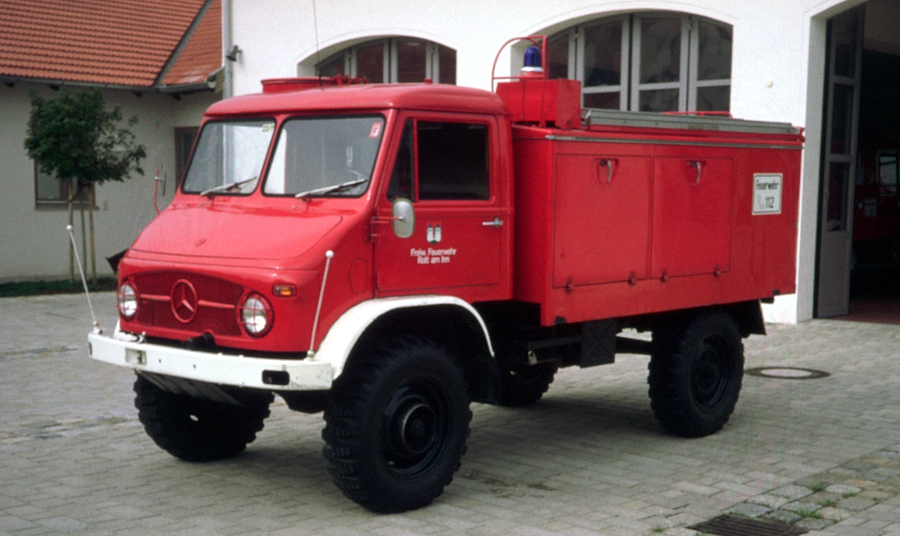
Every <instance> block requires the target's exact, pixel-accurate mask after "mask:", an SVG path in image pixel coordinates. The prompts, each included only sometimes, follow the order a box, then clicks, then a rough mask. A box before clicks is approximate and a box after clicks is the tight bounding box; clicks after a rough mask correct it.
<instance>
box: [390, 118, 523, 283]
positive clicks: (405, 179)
mask: <svg viewBox="0 0 900 536" xmlns="http://www.w3.org/2000/svg"><path fill="white" fill-rule="evenodd" d="M496 129H497V124H496V122H495V121H494V119H493V118H492V117H479V116H472V117H467V118H459V117H458V116H449V115H431V116H420V117H407V118H406V119H405V120H404V121H403V131H402V134H401V136H400V139H399V142H398V143H396V147H397V149H396V153H395V159H394V164H393V167H392V172H391V177H390V180H389V181H388V184H387V185H386V187H385V188H383V189H382V191H381V192H380V193H379V194H378V200H377V205H376V206H377V208H376V217H375V220H376V221H375V223H376V225H374V227H375V234H376V238H375V241H376V243H375V286H376V289H377V293H378V294H379V295H382V296H385V295H399V294H404V295H408V294H420V293H422V294H424V293H441V294H451V295H456V296H459V297H461V298H463V299H466V300H468V301H480V300H491V299H504V298H507V297H508V296H507V294H508V292H509V288H511V283H509V282H508V281H509V280H510V272H511V270H510V269H509V268H506V269H505V270H502V267H503V266H508V263H509V262H510V259H509V257H510V255H509V253H507V251H508V250H509V249H510V243H511V242H510V237H511V232H512V218H511V211H510V210H509V209H508V207H507V208H505V207H504V204H505V203H504V199H505V196H503V195H501V192H500V184H499V172H500V168H499V165H498V162H497V160H498V159H497V153H498V143H497V141H496V137H497V136H496ZM398 200H401V202H402V201H403V200H407V201H409V202H411V204H412V213H413V217H414V221H415V223H414V226H413V230H412V234H411V236H408V237H406V238H404V237H401V236H398V234H397V233H396V232H395V231H394V229H393V225H385V224H384V223H385V222H388V221H391V222H392V221H393V220H392V218H393V217H394V216H393V205H394V203H395V202H397V201H398ZM379 224H380V225H379ZM501 271H503V272H505V274H503V275H501Z"/></svg>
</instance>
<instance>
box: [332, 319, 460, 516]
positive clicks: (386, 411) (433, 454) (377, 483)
mask: <svg viewBox="0 0 900 536" xmlns="http://www.w3.org/2000/svg"><path fill="white" fill-rule="evenodd" d="M471 418H472V413H471V411H469V399H468V394H467V390H466V385H465V382H464V381H463V377H462V374H461V373H460V371H459V369H458V368H457V366H456V364H455V363H454V362H453V361H452V360H451V358H450V356H449V355H448V354H447V352H446V350H444V348H443V347H441V346H440V345H438V344H436V343H434V342H432V341H429V340H427V339H422V338H419V337H414V336H410V335H407V336H403V337H399V338H396V339H391V340H389V341H387V342H386V343H383V344H381V345H380V346H378V347H377V348H376V349H375V350H374V351H373V352H372V353H371V354H370V355H369V356H368V357H367V358H363V359H362V360H361V361H359V362H357V363H353V364H351V366H349V367H348V369H347V370H345V371H344V373H343V374H342V375H341V376H340V378H338V380H337V381H336V382H335V384H334V386H333V387H332V398H331V402H330V404H329V406H328V409H326V410H325V423H326V424H325V429H324V430H323V431H322V438H323V439H324V440H325V443H326V446H325V448H324V454H325V457H326V459H328V461H329V462H330V463H331V467H330V472H331V475H332V477H333V479H334V482H335V484H337V486H338V487H339V488H340V489H341V491H343V492H344V494H345V495H346V496H347V497H349V498H350V499H352V500H353V501H355V502H357V503H359V504H360V505H362V506H364V507H366V508H368V509H370V510H373V511H376V512H402V511H406V510H411V509H414V508H420V507H422V506H425V505H427V504H429V503H430V502H431V501H432V500H433V499H434V498H435V497H437V496H438V495H440V494H441V493H442V492H443V489H444V487H445V486H446V485H447V484H449V483H450V481H451V480H452V478H453V473H455V472H456V470H457V469H458V468H459V466H460V458H461V457H462V455H463V454H464V453H465V451H466V439H467V438H468V435H469V421H470V420H471Z"/></svg>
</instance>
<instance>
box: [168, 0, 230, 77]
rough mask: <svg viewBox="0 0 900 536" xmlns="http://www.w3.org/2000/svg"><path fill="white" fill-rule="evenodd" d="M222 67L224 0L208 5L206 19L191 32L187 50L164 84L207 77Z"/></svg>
mask: <svg viewBox="0 0 900 536" xmlns="http://www.w3.org/2000/svg"><path fill="white" fill-rule="evenodd" d="M220 67H222V1H221V0H215V1H214V2H213V3H212V5H210V6H209V10H207V12H206V14H205V15H204V16H203V20H201V21H200V24H199V25H197V29H196V30H194V33H193V34H191V39H190V41H188V43H187V45H186V46H185V47H184V50H182V51H181V54H180V55H179V56H178V59H177V60H176V61H175V64H174V65H173V66H172V68H171V69H170V70H169V72H168V73H166V77H165V79H164V80H163V84H164V85H177V84H190V83H194V82H202V81H205V80H206V77H207V76H209V73H211V72H213V71H215V70H216V69H218V68H220Z"/></svg>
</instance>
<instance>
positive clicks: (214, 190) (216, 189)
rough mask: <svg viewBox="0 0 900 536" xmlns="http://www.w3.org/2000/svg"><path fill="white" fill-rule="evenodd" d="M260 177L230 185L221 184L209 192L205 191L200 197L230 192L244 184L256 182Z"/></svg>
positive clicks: (230, 183)
mask: <svg viewBox="0 0 900 536" xmlns="http://www.w3.org/2000/svg"><path fill="white" fill-rule="evenodd" d="M257 178H258V177H250V178H249V179H244V180H242V181H235V182H229V183H228V184H220V185H218V186H213V187H212V188H210V189H209V190H203V191H202V192H200V195H209V194H214V193H216V192H222V191H225V190H228V189H229V188H234V187H235V186H240V185H242V184H247V183H248V182H250V181H255V180H256V179H257Z"/></svg>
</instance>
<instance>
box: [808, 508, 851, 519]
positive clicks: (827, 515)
mask: <svg viewBox="0 0 900 536" xmlns="http://www.w3.org/2000/svg"><path fill="white" fill-rule="evenodd" d="M817 513H818V514H819V515H820V516H822V517H823V518H824V519H829V520H831V521H834V522H838V521H843V520H845V519H848V518H850V517H852V516H853V513H852V512H850V511H849V510H845V509H843V508H835V507H833V506H826V507H825V508H822V509H821V510H819V511H818V512H817Z"/></svg>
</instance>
